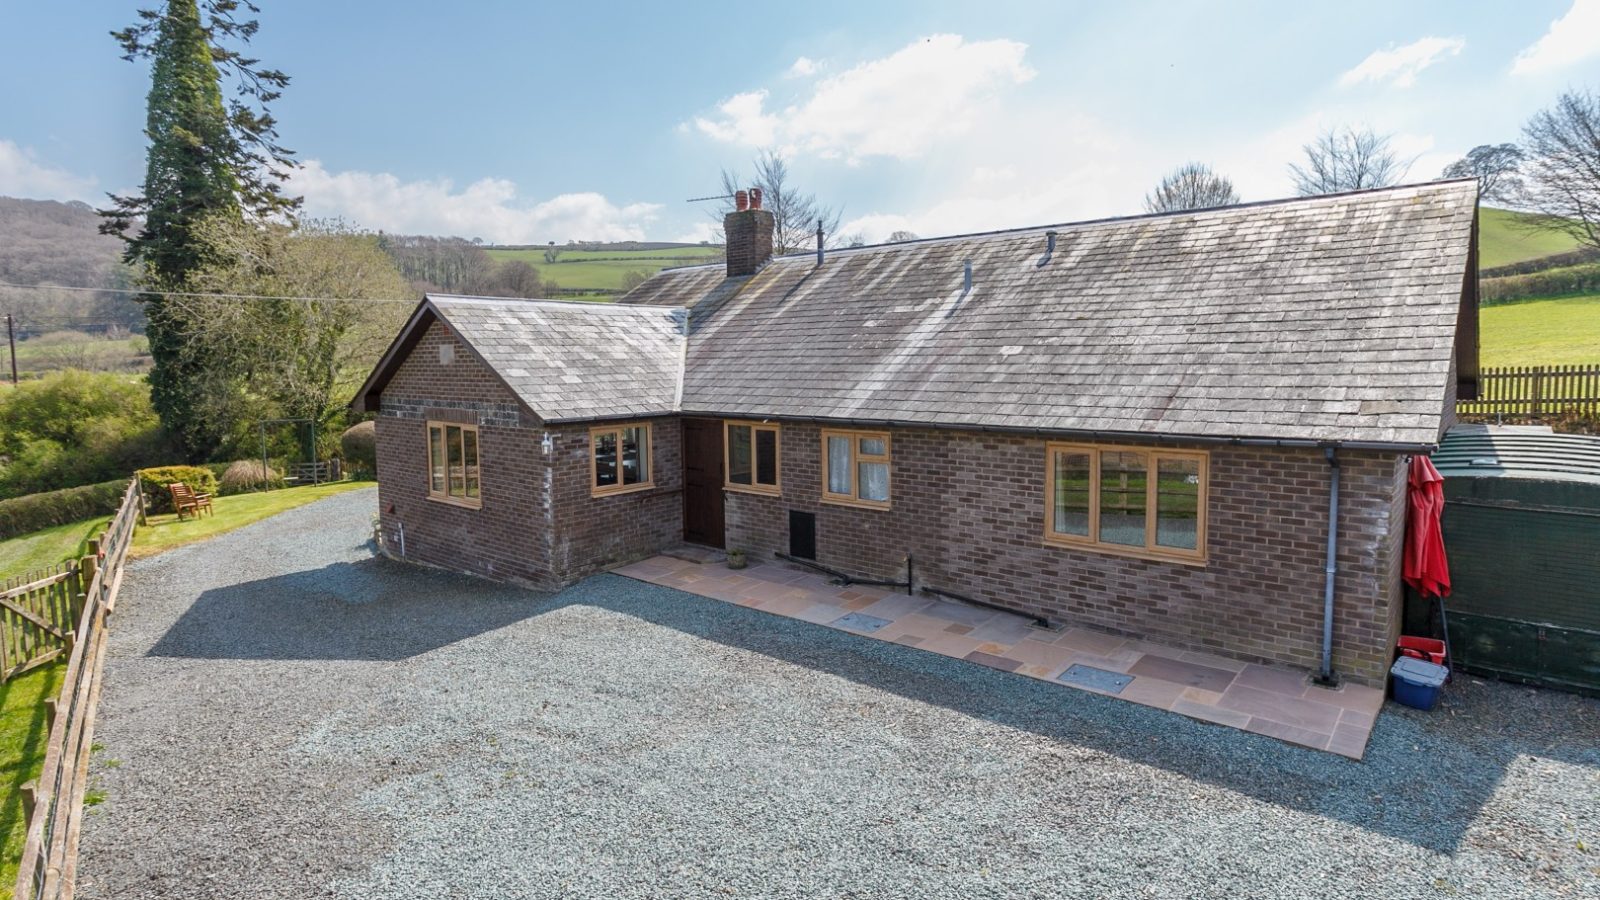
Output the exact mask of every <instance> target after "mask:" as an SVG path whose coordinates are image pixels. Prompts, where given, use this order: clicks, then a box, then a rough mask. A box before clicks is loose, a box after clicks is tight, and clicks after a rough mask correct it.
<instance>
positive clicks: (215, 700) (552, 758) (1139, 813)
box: [80, 491, 1600, 898]
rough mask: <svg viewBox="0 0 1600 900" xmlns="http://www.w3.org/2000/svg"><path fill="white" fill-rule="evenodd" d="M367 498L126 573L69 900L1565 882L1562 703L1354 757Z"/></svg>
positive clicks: (1408, 732)
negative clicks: (437, 540)
mask: <svg viewBox="0 0 1600 900" xmlns="http://www.w3.org/2000/svg"><path fill="white" fill-rule="evenodd" d="M375 503H376V495H375V492H373V491H357V492H353V493H349V494H345V495H341V496H338V497H334V498H330V499H327V500H323V501H321V502H318V503H315V504H312V505H310V506H305V507H302V508H299V509H296V510H293V511H290V512H287V513H284V514H282V515H279V516H276V517H274V518H272V519H269V520H267V521H264V522H261V523H259V524H256V525H253V526H250V527H248V528H244V529H241V530H239V531H235V532H233V533H231V534H228V535H224V536H222V537H219V538H216V539H214V540H212V541H210V542H207V543H203V544H196V545H192V546H189V547H185V548H182V549H179V550H175V551H172V552H169V553H166V554H163V555H161V556H157V557H154V558H150V559H146V560H141V561H139V562H136V563H134V564H133V565H132V568H131V569H130V571H129V574H128V579H127V582H126V583H125V585H124V593H123V599H122V601H121V603H120V604H119V608H118V611H117V616H116V618H115V620H114V631H113V641H112V644H111V651H110V652H111V657H110V660H109V662H108V674H107V677H106V686H105V692H104V695H103V697H102V699H101V704H100V713H99V721H98V734H97V739H98V741H99V742H100V743H101V744H102V745H103V750H101V751H100V753H99V755H98V765H97V769H96V774H95V776H94V778H95V781H96V786H97V787H98V788H99V789H100V790H102V791H104V793H105V796H106V800H105V802H104V803H102V804H101V805H99V806H97V807H96V808H95V809H94V810H93V812H92V814H91V815H90V816H89V819H88V823H87V825H86V827H85V831H84V834H83V841H82V847H83V858H82V863H81V866H80V871H81V872H82V873H83V875H82V878H83V880H84V882H86V884H84V886H83V889H82V893H83V895H84V896H86V897H97V898H99V897H118V898H130V897H208V898H209V897H274V898H276V897H311V896H340V897H374V898H389V897H428V898H440V897H452V898H454V897H462V898H465V897H473V898H479V897H481V898H514V897H604V898H612V897H774V898H777V897H886V898H888V897H894V898H898V897H923V896H936V897H962V898H969V897H1145V896H1152V897H1280V896H1292V897H1350V896H1363V897H1391V896H1392V897H1537V896H1551V897H1559V896H1568V897H1584V896H1587V897H1594V896H1600V749H1597V747H1600V703H1597V702H1596V701H1594V700H1588V699H1582V698H1577V697H1571V696H1567V695H1562V694H1556V693H1552V692H1541V691H1533V690H1530V689H1526V688H1519V687H1511V686H1505V685H1498V684H1480V683H1476V682H1472V681H1468V682H1467V683H1465V684H1462V685H1459V686H1458V688H1457V689H1453V690H1452V692H1451V695H1450V696H1449V698H1448V700H1447V705H1446V706H1444V707H1442V708H1441V709H1440V710H1439V711H1437V712H1435V713H1433V714H1431V715H1425V714H1413V713H1410V712H1406V711H1402V710H1399V709H1397V708H1395V707H1393V706H1392V705H1391V706H1390V707H1389V708H1388V710H1387V711H1386V712H1385V714H1384V716H1383V717H1382V719H1381V720H1380V721H1379V723H1378V728H1377V730H1376V731H1375V732H1374V734H1373V739H1372V744H1371V747H1370V748H1369V750H1368V754H1367V760H1366V762H1363V763H1356V762H1351V761H1348V760H1345V759H1342V758H1339V757H1336V756H1333V755H1331V754H1326V753H1319V752H1316V751H1311V750H1304V749H1299V748H1295V747H1291V746H1288V745H1285V744H1281V743H1278V742H1277V741H1274V740H1272V739H1270V738H1264V737H1258V736H1253V735H1248V734H1243V733H1241V732H1238V731H1234V730H1231V729H1227V728H1221V727H1215V726H1207V725H1203V724H1200V723H1197V722H1194V721H1191V720H1189V719H1184V718H1181V717H1179V716H1176V715H1171V714H1168V713H1163V712H1159V711H1157V710H1153V709H1149V708H1146V707H1142V706H1138V705H1135V704H1132V703H1124V702H1120V701H1116V700H1110V699H1105V698H1101V697H1097V696H1094V695H1090V694H1086V693H1083V692H1081V691H1071V690H1063V689H1060V688H1055V687H1052V686H1050V685H1047V684H1044V683H1041V682H1038V681H1034V680H1032V679H1028V678H1020V677H1015V676H1011V675H1007V674H1004V673H1001V672H997V671H995V670H992V669H986V668H983V667H980V666H975V665H970V664H967V663H962V662H960V661H957V660H952V659H948V658H945V657H941V656H936V655H933V654H928V653H922V652H920V651H917V650H913V649H910V648H906V647H901V646H897V645H893V644H886V643H883V642H879V641H873V640H866V639H861V638H856V637H853V636H851V635H848V634H844V633H841V632H837V631H832V630H829V629H826V628H820V627H814V626H810V625H806V624H803V623H800V622H797V621H794V620H790V619H782V618H777V617H773V616H768V615H765V614H763V613H760V612H755V611H752V610H747V609H743V608H740V607H735V606H730V605H727V604H723V603H719V602H717V601H714V600H706V599H702V598H699V597H693V596H690V595H687V594H682V593H678V592H675V591H672V590H668V589H664V588H658V587H654V586H650V585H645V584H642V583H638V582H634V581H631V580H628V579H624V578H620V577H617V576H609V575H608V576H600V577H597V578H593V579H590V580H588V581H586V582H584V583H582V584H580V585H578V586H576V587H574V588H572V589H570V590H568V591H565V592H563V593H561V594H559V595H557V596H554V597H550V596H546V595H539V594H532V593H527V592H523V591H518V590H513V589H510V588H506V587H500V586H495V585H491V584H488V583H486V582H482V581H478V580H474V579H468V578H465V577H458V576H452V575H446V574H442V573H438V572H433V571H427V570H423V569H419V568H414V567H411V566H408V565H404V564H400V563H394V562H390V561H387V560H380V559H375V558H374V557H373V555H372V552H371V550H370V549H369V547H368V546H367V544H366V538H367V535H368V534H369V532H370V519H371V516H372V513H373V511H374V506H375ZM1585 847H1587V849H1585Z"/></svg>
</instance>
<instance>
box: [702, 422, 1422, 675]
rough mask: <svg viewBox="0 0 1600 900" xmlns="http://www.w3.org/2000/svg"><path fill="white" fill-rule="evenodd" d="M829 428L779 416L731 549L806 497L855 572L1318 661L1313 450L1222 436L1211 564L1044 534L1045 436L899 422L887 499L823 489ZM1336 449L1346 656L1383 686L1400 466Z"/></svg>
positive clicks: (842, 561)
mask: <svg viewBox="0 0 1600 900" xmlns="http://www.w3.org/2000/svg"><path fill="white" fill-rule="evenodd" d="M820 440H821V438H820V429H819V428H818V427H816V426H814V425H804V424H785V426H784V428H783V433H782V475H783V495H782V497H781V498H776V497H763V496H758V495H754V494H745V493H734V492H730V493H728V494H727V522H728V532H727V533H728V546H730V547H742V548H745V549H747V550H749V551H751V553H752V554H753V555H755V556H757V557H758V558H759V557H770V555H771V553H772V551H773V550H787V549H788V533H787V532H788V513H787V511H788V510H790V509H801V510H809V511H813V512H815V513H816V516H817V555H818V559H819V561H821V562H822V563H824V564H826V565H830V566H834V567H836V568H839V569H842V570H845V571H849V572H852V573H859V574H861V575H864V576H879V577H892V576H897V575H901V574H903V571H904V568H903V562H904V558H905V555H906V554H907V553H908V552H909V553H913V554H915V557H916V572H917V581H918V584H919V585H927V586H932V587H939V588H944V589H947V590H951V591H955V592H957V593H961V594H965V595H968V596H972V597H975V598H978V599H982V600H986V601H989V602H992V603H996V604H999V605H1002V606H1006V607H1009V608H1012V609H1017V610H1019V611H1023V612H1027V613H1033V614H1040V615H1045V616H1048V617H1050V618H1052V619H1057V620H1064V621H1067V622H1070V623H1073V624H1085V625H1091V626H1095V627H1099V628H1103V629H1107V630H1112V631H1117V632H1121V633H1126V634H1133V635H1138V636H1142V637H1147V638H1149V639H1150V640H1153V641H1158V642H1161V643H1165V644H1171V645H1176V646H1182V647H1190V648H1194V649H1200V650H1207V651H1211V652H1218V653H1223V654H1227V655H1230V656H1234V657H1238V658H1242V659H1250V660H1259V661H1263V662H1271V663H1277V664H1287V665H1292V666H1298V667H1301V668H1306V669H1311V668H1315V667H1317V666H1318V665H1319V662H1320V653H1321V639H1322V638H1321V636H1322V590H1323V587H1322V586H1323V579H1324V576H1323V566H1324V556H1325V551H1326V540H1327V531H1326V522H1327V507H1328V467H1327V464H1326V463H1325V461H1324V460H1323V457H1322V454H1321V453H1320V452H1319V451H1314V450H1285V449H1269V448H1246V447H1230V448H1211V465H1210V478H1211V480H1210V506H1209V518H1208V529H1209V539H1208V549H1209V559H1208V562H1207V564H1206V565H1205V566H1198V565H1184V564H1178V563H1168V562H1152V561H1145V560H1138V559H1128V558H1123V557H1116V556H1110V555H1106V554H1100V553H1094V552H1092V551H1087V550H1074V549H1063V548H1059V547H1055V546H1046V545H1045V544H1043V542H1042V536H1043V532H1044V510H1045V490H1044V465H1045V450H1044V445H1045V441H1044V440H1042V439H1031V438H1027V437H1021V436H1003V435H994V434H979V433H966V432H947V431H933V430H896V431H894V432H893V441H894V445H893V446H894V453H893V460H892V463H891V468H892V491H893V503H894V506H893V509H891V510H889V511H880V510H869V509H859V508H853V507H844V506H836V505H831V504H823V503H821V502H820V479H821V470H820V465H821V444H820ZM1192 449H1205V448H1198V447H1197V448H1192ZM1340 456H1341V464H1342V466H1343V472H1342V477H1343V479H1344V484H1343V487H1342V489H1341V491H1340V506H1341V514H1340V534H1339V540H1340V552H1339V568H1340V571H1339V575H1338V581H1337V594H1336V622H1335V639H1334V666H1335V669H1336V670H1337V671H1339V672H1340V673H1341V674H1342V675H1345V676H1346V677H1351V678H1354V679H1356V680H1358V681H1362V682H1365V683H1368V684H1381V683H1383V679H1384V673H1385V672H1386V669H1387V663H1388V660H1389V647H1391V646H1393V641H1392V636H1393V634H1394V633H1395V629H1396V627H1397V623H1398V614H1399V600H1398V598H1399V593H1398V571H1399V569H1398V566H1399V562H1398V552H1399V547H1400V545H1399V540H1400V532H1399V531H1398V530H1397V529H1398V527H1399V526H1398V524H1397V519H1396V511H1397V506H1396V504H1397V503H1399V504H1401V506H1400V507H1399V511H1400V513H1402V514H1403V502H1404V501H1403V496H1401V497H1400V499H1398V500H1397V493H1399V492H1400V486H1401V485H1402V484H1403V477H1404V475H1403V469H1404V467H1403V465H1402V462H1403V461H1402V460H1401V459H1399V458H1398V457H1397V456H1396V455H1395V454H1382V453H1371V452H1361V453H1357V452H1346V453H1342V454H1341V455H1340Z"/></svg>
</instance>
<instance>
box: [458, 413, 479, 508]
mask: <svg viewBox="0 0 1600 900" xmlns="http://www.w3.org/2000/svg"><path fill="white" fill-rule="evenodd" d="M461 437H462V446H463V448H464V452H463V456H464V457H465V459H466V463H467V496H468V497H477V496H478V433H477V432H476V431H467V430H465V429H463V430H462V433H461Z"/></svg>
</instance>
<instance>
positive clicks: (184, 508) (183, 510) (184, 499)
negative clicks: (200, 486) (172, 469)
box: [167, 482, 216, 519]
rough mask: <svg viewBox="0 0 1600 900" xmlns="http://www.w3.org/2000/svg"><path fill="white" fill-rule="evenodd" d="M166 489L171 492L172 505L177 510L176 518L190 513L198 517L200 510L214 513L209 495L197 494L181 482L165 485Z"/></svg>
mask: <svg viewBox="0 0 1600 900" xmlns="http://www.w3.org/2000/svg"><path fill="white" fill-rule="evenodd" d="M167 490H168V491H169V492H171V494H172V506H173V508H174V509H176V510H177V511H178V518H179V519H182V518H183V517H184V516H185V515H192V516H195V517H196V518H199V516H200V513H201V512H202V511H204V512H208V513H211V514H212V515H216V513H215V512H213V511H212V509H211V495H210V494H197V493H195V492H194V490H193V489H192V488H190V487H189V486H188V485H187V484H184V483H183V482H175V483H173V484H169V485H167Z"/></svg>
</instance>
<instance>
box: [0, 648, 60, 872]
mask: <svg viewBox="0 0 1600 900" xmlns="http://www.w3.org/2000/svg"><path fill="white" fill-rule="evenodd" d="M66 670H67V666H66V663H64V662H58V663H51V664H50V665H47V666H42V667H40V668H38V669H34V670H33V671H32V672H29V673H27V674H25V675H22V676H21V677H18V678H14V679H12V680H11V681H8V682H6V683H5V684H3V685H0V781H4V783H5V787H6V791H5V800H4V801H3V802H4V805H3V806H0V898H6V897H10V896H11V887H12V883H13V882H14V881H16V878H17V861H18V859H19V857H21V856H22V844H23V841H24V839H25V838H26V837H27V833H28V823H27V822H26V821H25V820H24V819H23V818H22V786H23V785H24V784H26V783H27V782H29V781H32V780H33V779H35V778H38V777H39V769H40V768H41V767H42V766H43V765H44V748H45V744H46V743H47V742H48V741H49V739H50V735H49V734H48V733H47V732H46V731H45V727H44V701H45V700H47V699H49V698H51V697H54V696H55V695H56V693H57V692H58V691H60V689H61V678H62V676H63V675H65V674H66Z"/></svg>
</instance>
